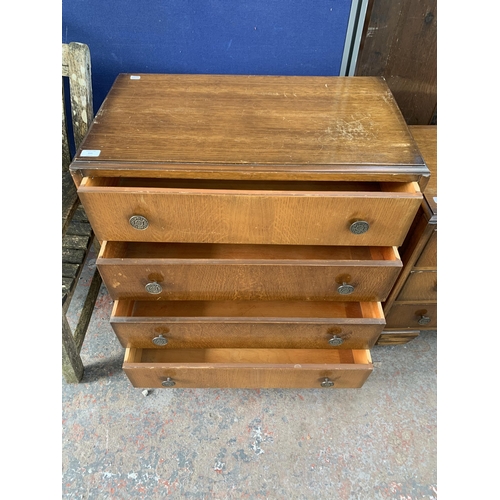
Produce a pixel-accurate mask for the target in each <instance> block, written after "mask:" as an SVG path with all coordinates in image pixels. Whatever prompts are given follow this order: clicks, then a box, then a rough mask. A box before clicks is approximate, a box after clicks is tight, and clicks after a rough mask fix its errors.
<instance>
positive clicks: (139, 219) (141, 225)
mask: <svg viewBox="0 0 500 500" xmlns="http://www.w3.org/2000/svg"><path fill="white" fill-rule="evenodd" d="M128 221H129V222H130V225H131V226H132V227H133V228H134V229H140V230H143V229H146V228H147V227H148V226H149V221H148V219H146V217H144V216H143V215H132V217H130V219H129V220H128Z"/></svg>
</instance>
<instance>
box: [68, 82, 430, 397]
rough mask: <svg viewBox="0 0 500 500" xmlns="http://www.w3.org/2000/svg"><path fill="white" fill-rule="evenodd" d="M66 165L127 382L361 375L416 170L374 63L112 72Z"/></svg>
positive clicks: (422, 173)
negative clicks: (270, 70)
mask: <svg viewBox="0 0 500 500" xmlns="http://www.w3.org/2000/svg"><path fill="white" fill-rule="evenodd" d="M132 76H133V77H134V78H131V77H132ZM71 170H72V173H73V177H74V179H75V183H76V184H77V186H78V193H79V196H80V198H81V200H82V203H83V205H84V207H85V210H86V212H87V216H88V218H89V220H90V222H91V224H92V227H93V229H94V232H95V234H96V236H97V238H98V239H99V241H100V242H101V243H102V247H101V252H100V254H99V258H98V262H97V265H98V268H99V271H100V273H101V275H102V277H103V280H104V283H105V284H106V287H107V288H108V291H109V293H110V295H111V297H112V298H113V300H115V305H114V308H113V313H112V318H111V324H112V326H113V329H114V331H115V333H116V335H117V337H118V339H119V340H120V342H121V344H122V345H123V347H124V348H125V349H126V352H125V360H124V370H125V372H126V374H127V376H128V377H129V378H130V380H131V382H132V384H133V385H134V386H136V387H325V388H327V387H337V388H343V387H361V386H362V385H363V383H364V381H365V380H366V378H367V377H368V375H369V374H370V372H371V370H372V364H371V358H370V351H369V349H370V348H371V347H372V346H373V345H374V343H375V342H376V340H377V338H378V336H379V335H380V333H381V331H382V330H383V328H384V325H385V318H384V314H383V311H382V307H381V302H383V301H384V300H385V299H386V298H387V296H388V294H389V292H390V290H391V288H392V286H393V284H394V282H395V281H396V279H397V276H398V275H399V273H400V270H401V261H400V258H399V254H398V251H397V247H399V246H400V245H401V244H402V242H403V240H404V238H405V236H406V234H407V232H408V229H409V227H410V224H411V221H412V220H413V218H414V216H415V213H416V211H417V210H418V208H419V206H420V204H421V201H422V195H421V193H420V189H419V185H418V183H419V182H420V183H421V184H422V183H424V184H425V182H426V180H427V177H428V174H429V171H428V169H427V167H426V165H425V163H424V162H423V160H422V158H421V157H420V154H419V151H418V148H417V147H416V145H415V143H414V142H413V139H412V137H411V135H410V133H409V132H408V129H407V127H406V125H405V123H404V120H403V119H402V116H401V114H400V113H399V110H398V109H397V106H396V104H395V102H394V100H393V99H392V96H391V94H390V92H389V90H388V88H387V86H386V84H385V82H384V81H383V80H382V79H379V78H336V77H330V78H324V77H247V76H208V75H120V76H119V77H118V79H117V80H116V82H115V84H114V85H113V88H112V89H111V92H110V94H109V96H108V97H107V99H106V100H105V102H104V103H103V106H102V107H101V110H100V111H99V113H98V114H97V115H96V119H95V121H94V123H93V124H92V127H91V129H90V131H89V134H88V135H87V137H86V139H85V140H84V142H83V144H82V146H81V149H80V150H79V152H78V154H77V156H76V160H75V161H74V162H73V164H72V167H71Z"/></svg>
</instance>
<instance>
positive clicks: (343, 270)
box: [97, 241, 402, 302]
mask: <svg viewBox="0 0 500 500" xmlns="http://www.w3.org/2000/svg"><path fill="white" fill-rule="evenodd" d="M97 267H98V268H99V272H100V273H101V276H102V277H103V280H104V283H105V284H106V287H107V289H108V291H109V294H110V296H111V297H112V298H113V299H114V300H116V299H151V300H153V299H154V300H254V299H258V300H280V299H287V300H342V301H356V302H359V301H379V302H380V301H384V300H385V299H386V297H387V295H388V294H389V292H390V291H391V289H392V286H393V285H394V282H395V280H396V278H397V276H398V274H399V272H400V270H401V267H402V263H401V260H400V259H399V255H398V252H397V249H395V248H393V247H327V246H295V245H230V244H194V243H193V244H190V243H144V242H111V241H110V242H104V243H103V244H102V245H101V251H100V253H99V256H98V259H97Z"/></svg>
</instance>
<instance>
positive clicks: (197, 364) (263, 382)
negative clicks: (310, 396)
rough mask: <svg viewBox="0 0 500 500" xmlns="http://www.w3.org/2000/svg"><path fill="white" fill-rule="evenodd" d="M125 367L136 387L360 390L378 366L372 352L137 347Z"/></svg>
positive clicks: (128, 351)
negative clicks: (373, 361) (375, 366)
mask: <svg viewBox="0 0 500 500" xmlns="http://www.w3.org/2000/svg"><path fill="white" fill-rule="evenodd" d="M123 369H124V371H125V373H126V375H127V377H128V378H129V379H130V381H131V382H132V385H133V386H134V387H144V388H161V387H174V388H184V387H197V388H209V387H220V388H252V389H257V388H322V387H324V388H330V387H333V388H339V389H343V388H358V387H361V386H362V385H363V384H364V382H365V381H366V379H367V378H368V376H369V375H370V373H371V372H372V370H373V365H372V360H371V356H370V351H369V350H364V349H359V350H356V349H354V350H336V351H334V350H328V349H170V350H161V349H137V348H134V347H129V348H127V349H126V352H125V360H124V363H123Z"/></svg>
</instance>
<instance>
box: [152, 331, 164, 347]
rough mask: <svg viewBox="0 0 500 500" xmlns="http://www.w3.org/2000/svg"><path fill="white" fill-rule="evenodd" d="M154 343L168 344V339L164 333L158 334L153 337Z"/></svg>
mask: <svg viewBox="0 0 500 500" xmlns="http://www.w3.org/2000/svg"><path fill="white" fill-rule="evenodd" d="M153 344H155V345H167V344H168V339H166V338H165V337H164V336H163V335H162V334H160V335H158V337H155V338H154V339H153Z"/></svg>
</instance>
